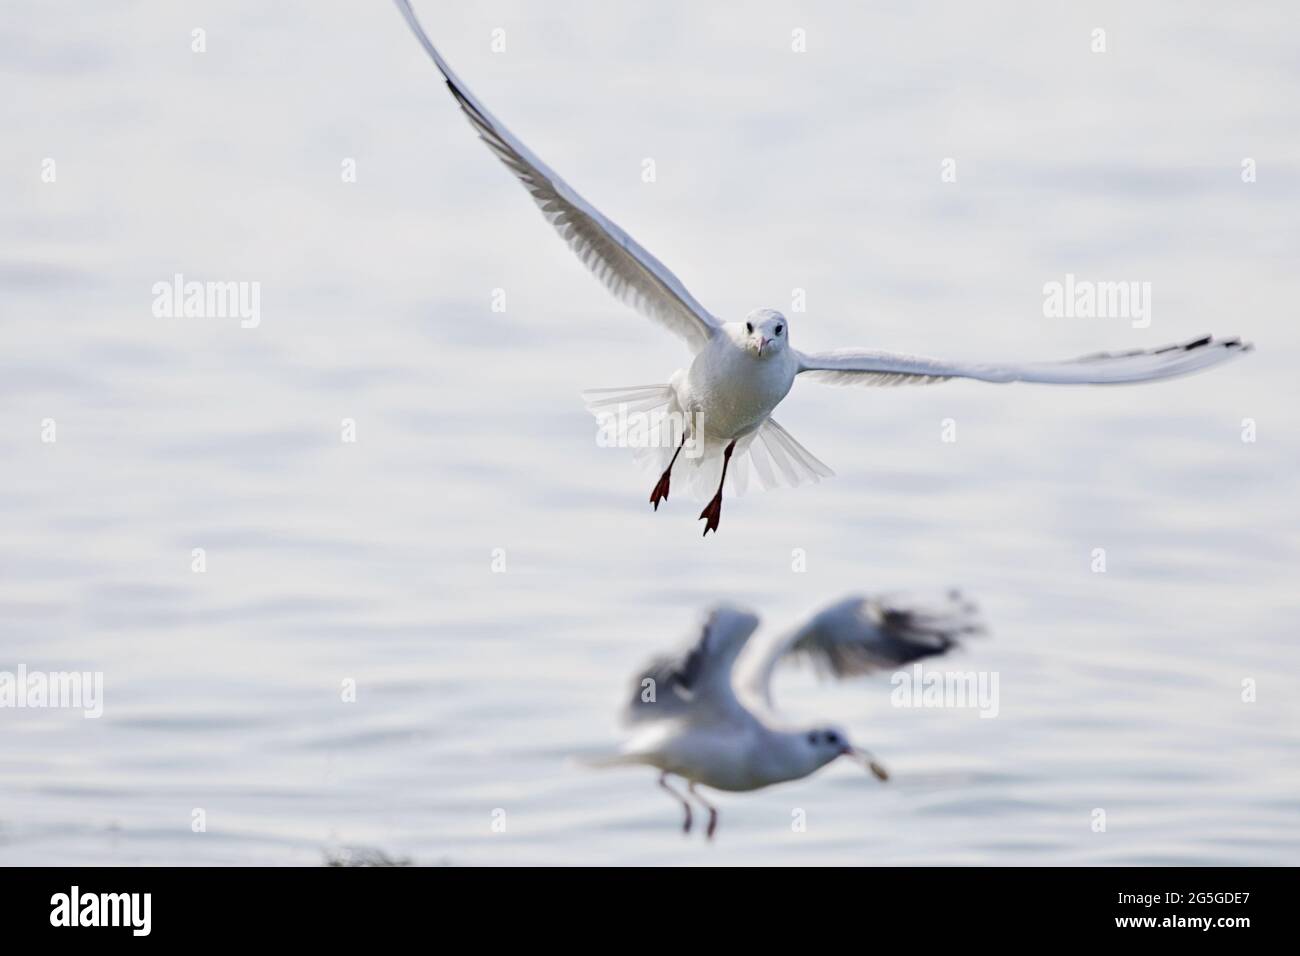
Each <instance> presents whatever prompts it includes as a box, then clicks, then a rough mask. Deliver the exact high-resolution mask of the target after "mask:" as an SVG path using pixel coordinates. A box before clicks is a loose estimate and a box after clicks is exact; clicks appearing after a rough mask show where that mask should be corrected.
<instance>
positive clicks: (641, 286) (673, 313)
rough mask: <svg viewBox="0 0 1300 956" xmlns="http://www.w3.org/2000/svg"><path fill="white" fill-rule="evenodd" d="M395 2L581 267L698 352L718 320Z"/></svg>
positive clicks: (403, 2) (404, 1)
mask: <svg viewBox="0 0 1300 956" xmlns="http://www.w3.org/2000/svg"><path fill="white" fill-rule="evenodd" d="M396 3H397V7H398V9H399V10H401V11H402V16H404V17H405V18H406V22H407V23H408V24H410V27H411V29H412V30H413V31H414V32H415V36H416V39H418V40H419V41H420V43H421V45H422V46H423V47H424V49H425V52H427V53H428V54H429V56H430V57H432V58H433V62H434V63H435V64H437V66H438V69H439V70H440V71H441V72H442V75H443V77H444V78H445V79H446V81H447V87H448V89H450V90H451V95H452V96H454V97H455V98H456V102H457V103H459V104H460V108H461V109H462V110H464V111H465V115H466V116H468V117H469V121H470V122H471V123H472V124H473V125H474V128H475V129H476V130H478V134H479V136H480V137H482V139H483V142H485V143H487V145H488V148H489V149H491V150H492V152H494V153H495V154H496V155H497V158H498V159H500V160H501V162H503V163H505V165H506V168H508V169H509V170H510V171H511V172H512V173H514V174H515V177H516V178H517V179H518V180H519V181H520V182H521V183H523V185H524V188H525V189H527V190H528V192H529V194H530V195H531V196H532V197H533V201H534V202H536V203H537V205H538V206H539V207H540V208H541V210H542V213H543V215H545V216H546V218H547V219H548V220H549V221H550V223H551V225H553V226H554V227H555V228H556V231H558V232H559V234H560V237H561V238H562V239H564V241H565V242H567V243H568V244H569V248H571V249H572V250H573V251H574V252H576V253H577V254H578V258H580V259H581V260H582V262H583V264H584V265H586V266H587V268H588V269H590V270H591V271H592V272H594V273H595V274H596V277H597V278H598V279H600V281H601V282H603V283H604V284H605V287H606V288H607V289H609V291H610V292H612V293H614V295H615V296H616V297H618V298H619V299H620V300H621V301H623V302H625V303H627V304H628V305H631V306H633V307H634V308H636V309H637V310H638V311H640V312H642V313H643V314H645V315H647V316H649V317H650V318H652V319H655V320H657V321H658V322H661V323H662V324H664V325H665V326H667V327H668V328H669V329H671V330H672V331H673V332H676V333H677V334H678V335H680V336H681V337H682V338H684V339H685V340H686V341H687V343H688V344H689V345H690V346H691V348H692V349H694V350H695V351H697V352H698V351H699V350H700V349H701V348H703V347H704V344H705V343H706V342H707V341H708V340H709V339H710V338H711V337H712V336H713V335H714V333H715V332H716V331H717V330H718V328H719V326H720V323H719V322H718V320H717V319H716V318H714V317H713V316H712V315H710V314H709V312H708V311H707V310H705V308H704V307H703V306H702V305H700V304H699V303H698V302H697V301H695V298H694V297H693V296H692V295H691V294H690V293H689V292H687V291H686V287H685V286H683V285H682V283H681V280H680V279H678V278H677V277H676V276H675V275H673V274H672V272H670V271H669V269H668V267H667V266H665V265H664V264H663V263H662V262H660V261H659V260H658V259H656V258H655V257H654V256H652V255H650V253H648V252H646V250H645V249H643V248H642V247H641V246H640V245H639V244H638V243H637V242H636V240H635V239H633V238H632V237H631V236H629V235H628V234H627V233H626V232H624V231H623V230H622V229H620V228H619V227H618V226H616V225H615V224H614V223H612V222H610V221H609V220H608V219H606V218H605V217H604V216H603V215H601V212H600V210H598V209H597V208H596V207H595V206H592V205H591V204H590V203H588V202H587V201H586V200H585V199H583V198H582V197H581V196H579V195H578V193H577V192H576V191H575V190H574V189H573V188H572V187H571V186H569V184H568V183H566V182H565V181H564V180H563V179H561V178H560V177H559V176H557V175H556V174H555V173H553V172H552V171H551V170H550V169H549V168H548V167H547V166H546V164H545V163H543V162H542V161H541V160H540V159H538V158H537V157H536V156H534V155H533V153H532V152H531V151H530V150H529V149H528V147H526V146H525V145H524V144H523V143H521V142H520V141H519V140H517V139H515V137H514V136H513V135H512V134H511V132H510V131H509V130H508V129H506V128H505V126H503V125H502V124H501V123H499V122H498V121H497V120H496V119H495V118H494V117H493V116H492V114H491V113H489V112H488V111H487V109H485V108H484V106H483V105H482V104H481V103H480V102H479V101H478V100H477V99H475V98H474V94H473V93H471V92H470V91H469V88H468V87H467V86H465V84H464V83H462V82H461V81H460V80H459V79H458V78H457V77H456V74H455V73H453V72H452V71H451V67H449V66H448V65H447V62H446V61H445V60H444V59H443V58H442V56H441V55H440V54H439V53H438V51H437V50H436V49H434V46H433V43H431V42H430V40H429V38H428V36H426V35H425V32H424V29H423V28H422V27H421V26H420V22H419V21H418V20H417V19H416V18H415V11H414V10H412V9H411V4H410V3H409V2H408V0H396Z"/></svg>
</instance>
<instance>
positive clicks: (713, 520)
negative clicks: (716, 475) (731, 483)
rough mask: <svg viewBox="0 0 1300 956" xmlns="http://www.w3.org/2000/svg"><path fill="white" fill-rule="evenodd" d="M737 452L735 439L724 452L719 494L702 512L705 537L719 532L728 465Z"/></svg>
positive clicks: (701, 517)
mask: <svg viewBox="0 0 1300 956" xmlns="http://www.w3.org/2000/svg"><path fill="white" fill-rule="evenodd" d="M735 450H736V440H735V439H734V438H733V439H732V440H731V442H730V444H728V445H727V447H726V448H725V449H723V451H722V479H721V480H720V481H719V482H718V493H717V494H716V495H714V496H713V500H712V501H710V502H709V503H708V504H707V505H705V506H704V510H703V511H701V512H700V520H701V521H703V522H704V533H705V535H708V533H709V532H710V531H717V530H718V519H719V518H721V517H722V486H723V485H725V484H726V483H727V465H729V464H731V453H732V452H733V451H735Z"/></svg>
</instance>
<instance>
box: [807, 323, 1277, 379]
mask: <svg viewBox="0 0 1300 956" xmlns="http://www.w3.org/2000/svg"><path fill="white" fill-rule="evenodd" d="M1250 349H1251V346H1250V345H1249V344H1243V343H1242V341H1241V339H1216V338H1213V337H1211V336H1208V335H1207V336H1204V337H1202V338H1199V339H1193V340H1192V341H1190V342H1184V343H1183V344H1181V345H1166V346H1164V347H1163V348H1158V349H1146V350H1142V349H1139V350H1136V351H1133V352H1097V353H1096V354H1094V355H1084V356H1081V357H1080V358H1076V359H1069V360H1067V361H1064V362H997V363H987V364H984V363H978V362H943V361H940V360H938V359H930V358H921V357H919V356H915V355H898V354H895V353H893V352H873V351H867V350H864V349H839V350H837V351H834V352H816V353H813V354H804V353H799V362H800V368H799V371H800V372H804V373H807V374H808V375H809V376H810V377H811V378H814V379H816V380H818V381H820V382H826V383H827V384H830V385H912V384H922V385H924V384H930V383H932V382H943V381H946V380H948V379H950V378H973V379H978V380H979V381H981V382H1042V383H1046V384H1051V385H1117V384H1121V383H1125V382H1154V381H1157V380H1159V379H1162V378H1172V377H1173V376H1175V375H1186V374H1187V373H1188V372H1196V371H1199V370H1200V369H1203V368H1209V367H1210V366H1211V365H1218V364H1219V363H1220V362H1225V361H1227V360H1228V359H1230V358H1232V357H1234V356H1237V355H1240V354H1242V353H1243V352H1249V351H1250Z"/></svg>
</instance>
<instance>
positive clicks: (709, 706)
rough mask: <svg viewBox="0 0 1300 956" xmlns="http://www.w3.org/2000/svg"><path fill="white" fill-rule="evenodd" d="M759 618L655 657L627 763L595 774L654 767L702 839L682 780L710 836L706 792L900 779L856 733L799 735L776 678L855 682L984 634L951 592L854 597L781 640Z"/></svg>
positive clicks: (726, 617)
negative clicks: (858, 743)
mask: <svg viewBox="0 0 1300 956" xmlns="http://www.w3.org/2000/svg"><path fill="white" fill-rule="evenodd" d="M757 627H758V617H757V616H755V615H754V614H752V613H750V612H749V611H745V610H742V609H738V608H732V607H719V608H715V609H714V610H713V611H711V612H710V613H709V614H708V616H707V618H706V620H705V621H704V625H703V627H702V629H701V631H700V634H699V636H698V637H696V638H695V639H694V640H693V641H692V642H691V643H690V644H688V645H687V646H686V647H684V648H683V649H682V650H681V651H680V652H679V653H677V654H670V655H666V656H661V657H656V658H655V659H654V660H652V661H650V662H649V663H648V664H646V665H645V666H644V667H643V668H641V670H640V671H639V672H638V673H637V676H636V679H635V681H634V682H633V684H632V687H631V692H630V694H629V695H628V696H629V699H628V703H627V707H626V710H625V712H624V719H625V721H626V722H627V723H628V724H630V725H631V726H632V728H633V731H632V733H631V736H630V737H629V739H628V740H627V742H626V743H625V744H624V745H623V747H622V748H621V749H620V750H619V751H618V753H616V754H614V755H612V756H609V757H605V758H600V759H597V760H595V761H592V765H593V766H598V767H618V766H637V765H646V766H650V767H656V768H658V770H659V771H660V774H659V786H661V787H662V788H663V789H665V790H667V791H668V792H669V793H670V794H672V796H673V797H674V798H675V799H676V800H677V801H678V802H679V803H681V805H682V809H683V810H684V811H685V819H684V821H683V823H682V830H683V831H684V832H686V833H689V832H690V830H691V817H692V814H691V804H690V801H689V800H688V799H687V798H686V797H685V796H683V795H682V794H681V793H680V792H679V791H677V790H675V789H673V787H672V786H671V785H670V783H669V780H668V778H669V776H671V775H676V776H678V777H681V778H683V779H684V780H685V781H686V789H687V792H688V793H689V794H690V795H691V796H692V797H694V798H695V799H696V800H697V801H698V802H699V803H700V805H701V806H702V807H703V808H704V809H705V810H707V811H708V814H709V822H708V825H707V827H706V831H705V832H706V834H707V836H708V837H710V838H711V837H712V836H713V834H714V832H715V831H716V830H717V828H718V811H717V809H716V808H715V807H714V806H713V805H712V804H710V803H709V802H708V801H706V800H705V799H704V797H702V796H701V795H700V793H699V792H698V791H697V790H696V789H695V788H696V786H697V785H702V786H706V787H712V788H714V789H715V790H730V791H745V790H758V789H760V788H762V787H767V786H770V785H772V784H774V783H782V782H785V781H787V780H798V779H800V778H802V777H806V776H808V775H809V774H812V773H815V772H816V771H817V770H819V769H821V768H822V767H824V766H825V765H826V764H828V763H830V762H831V761H832V760H835V759H836V758H838V757H850V758H852V759H854V760H856V761H858V762H860V763H862V764H863V766H865V767H866V768H867V769H869V770H870V771H871V772H872V773H873V774H875V775H876V777H877V778H878V779H880V780H887V779H888V777H889V775H888V774H887V773H886V772H885V768H884V767H882V766H881V765H880V763H879V762H878V761H877V760H876V758H875V757H873V756H872V755H871V753H870V752H868V751H866V750H863V749H861V748H859V747H855V746H853V744H851V743H849V737H848V734H846V733H845V732H844V731H843V730H841V729H840V728H838V727H833V726H827V725H824V724H818V725H812V726H805V727H791V726H789V725H787V724H785V723H784V722H783V721H782V720H781V719H780V718H779V717H777V716H776V715H775V713H774V711H773V705H772V675H773V673H774V672H775V671H776V667H777V664H778V663H780V662H781V661H783V660H785V659H788V658H791V657H795V658H799V657H806V658H809V659H811V660H812V662H813V665H814V667H815V668H816V669H817V670H818V671H819V672H822V673H829V674H830V675H832V676H834V677H837V678H843V677H856V676H858V675H860V674H869V673H871V672H872V671H876V670H883V669H888V668H896V667H899V666H902V665H903V664H906V663H908V662H910V661H915V660H919V659H920V658H923V657H931V656H933V655H936V654H942V653H944V652H945V651H947V650H948V649H949V648H952V647H954V646H956V645H957V642H958V638H960V637H962V636H965V635H970V634H974V633H978V632H980V631H982V627H981V626H980V624H979V621H978V613H977V611H976V608H975V606H974V605H973V604H971V603H970V602H969V601H967V600H965V599H964V598H963V597H962V596H961V595H960V594H959V593H957V592H951V593H949V594H948V595H947V596H946V597H945V598H943V600H941V601H939V602H931V603H930V604H925V603H917V602H907V601H903V600H900V599H888V598H884V599H874V600H873V599H871V598H865V597H851V598H846V599H845V600H843V601H840V602H839V603H837V604H832V605H831V606H829V607H827V608H825V609H823V610H822V611H821V612H819V613H818V614H816V615H815V616H813V617H812V618H811V619H810V620H809V621H808V622H807V623H805V624H803V625H802V626H800V627H798V628H795V629H794V630H792V631H789V632H786V633H780V632H777V634H776V635H775V637H772V638H767V639H762V640H757V641H752V642H751V641H750V640H749V638H750V635H752V634H753V633H754V631H755V629H757Z"/></svg>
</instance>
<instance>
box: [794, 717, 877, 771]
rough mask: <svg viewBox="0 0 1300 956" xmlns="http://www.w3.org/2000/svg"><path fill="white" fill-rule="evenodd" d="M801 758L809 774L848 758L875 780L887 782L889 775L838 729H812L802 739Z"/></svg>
mask: <svg viewBox="0 0 1300 956" xmlns="http://www.w3.org/2000/svg"><path fill="white" fill-rule="evenodd" d="M802 746H803V751H804V753H803V756H804V758H805V759H806V760H807V761H808V763H809V764H810V766H811V769H810V770H809V773H811V772H812V770H816V769H817V768H819V767H824V766H825V765H826V764H828V763H830V762H831V761H832V760H835V759H837V758H839V757H849V758H851V759H852V760H854V761H856V762H857V763H860V764H862V766H863V767H864V768H865V769H867V770H870V771H871V772H872V773H873V774H874V775H875V777H876V779H877V780H888V779H889V774H888V773H887V772H886V771H885V768H884V767H882V766H881V765H880V763H879V762H877V760H876V758H875V757H873V756H872V755H871V754H870V753H869V752H868V751H866V750H862V749H860V748H858V747H855V746H853V744H851V743H849V735H848V734H846V733H845V732H844V731H843V730H841V729H840V728H839V727H814V728H813V729H811V730H809V731H806V732H805V733H804V735H803V738H802Z"/></svg>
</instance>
